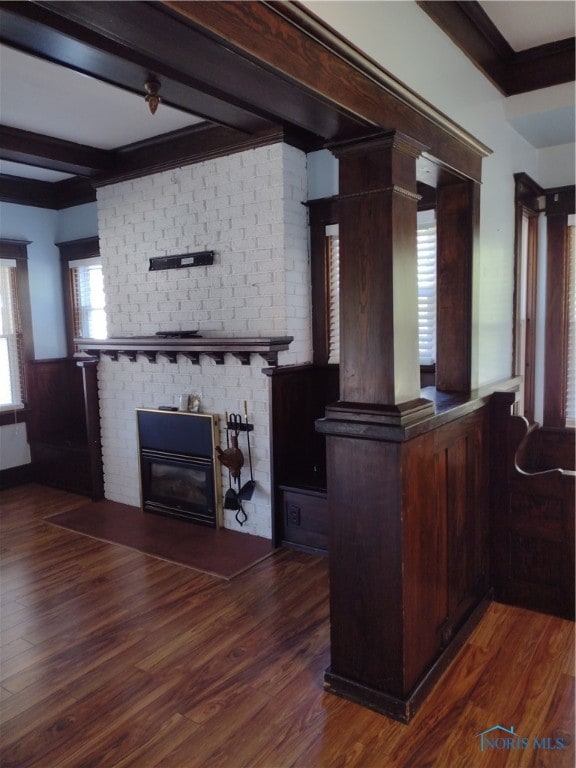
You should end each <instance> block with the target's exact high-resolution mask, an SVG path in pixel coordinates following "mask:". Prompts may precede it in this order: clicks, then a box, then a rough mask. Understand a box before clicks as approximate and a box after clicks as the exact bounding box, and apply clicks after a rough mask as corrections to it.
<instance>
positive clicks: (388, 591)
mask: <svg viewBox="0 0 576 768" xmlns="http://www.w3.org/2000/svg"><path fill="white" fill-rule="evenodd" d="M421 150H422V146H421V145H420V144H418V143H417V142H415V141H413V140H412V139H410V138H408V137H406V136H403V135H401V134H399V133H397V132H391V133H387V134H382V135H380V136H377V137H373V138H371V139H367V140H365V141H362V142H359V143H355V144H348V145H340V146H338V147H335V148H333V152H334V153H335V155H336V156H337V157H338V158H339V160H340V196H339V223H340V286H341V294H340V308H341V320H340V329H341V336H340V360H341V363H340V397H341V400H340V401H339V402H337V403H334V404H332V405H330V406H328V407H327V409H326V417H325V418H324V419H322V420H319V421H318V422H317V423H316V428H317V429H318V430H319V431H320V432H322V433H324V434H325V435H326V447H327V486H328V491H327V500H328V510H329V547H328V549H329V558H330V615H331V666H330V668H329V669H328V670H327V671H326V675H325V686H326V689H327V690H329V691H331V692H333V693H336V694H338V695H341V696H344V697H345V698H349V699H352V700H354V701H357V702H359V703H361V704H364V705H366V706H368V707H371V708H373V709H376V710H377V711H380V712H384V713H386V714H389V715H391V716H392V717H395V718H397V719H399V720H402V721H404V722H407V721H408V720H410V718H411V717H412V715H413V714H414V711H415V709H416V707H417V705H418V704H419V703H420V702H421V701H422V699H423V697H424V695H425V694H426V692H427V691H428V690H429V688H430V686H431V685H432V684H433V683H434V682H435V680H436V679H437V677H438V675H439V674H440V671H441V669H442V668H443V665H445V664H446V663H447V660H448V659H449V658H451V657H452V655H453V653H454V651H455V649H456V647H457V645H458V642H457V639H456V638H457V637H459V638H461V637H462V636H463V634H462V631H463V628H464V627H465V626H469V625H470V624H469V623H470V622H472V623H473V621H475V620H477V619H476V615H477V614H476V608H477V606H479V605H480V603H481V601H482V598H483V596H484V595H485V593H486V590H487V584H486V573H487V566H486V557H485V554H486V551H487V543H486V533H485V526H484V522H485V520H486V516H487V513H486V498H485V496H486V494H485V489H486V488H487V485H488V484H487V470H486V467H487V463H486V455H485V454H486V442H485V440H484V436H485V432H486V428H487V427H486V425H487V416H486V408H485V407H484V404H483V403H482V402H477V403H473V404H470V406H467V407H466V408H461V410H460V412H458V413H457V414H456V413H455V414H453V415H451V416H446V415H444V416H443V417H439V415H438V414H437V413H435V408H434V406H433V404H432V403H431V402H430V401H428V400H424V399H422V398H421V397H420V370H419V361H418V324H417V255H416V211H417V202H418V196H417V194H416V158H417V156H418V155H419V153H420V151H421ZM473 617H474V618H473Z"/></svg>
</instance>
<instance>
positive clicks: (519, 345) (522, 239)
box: [512, 173, 544, 422]
mask: <svg viewBox="0 0 576 768" xmlns="http://www.w3.org/2000/svg"><path fill="white" fill-rule="evenodd" d="M514 183H515V195H514V202H515V209H516V213H515V238H514V261H515V267H514V335H513V353H512V357H513V361H512V373H513V375H514V376H522V377H523V384H522V389H521V392H520V398H519V402H518V405H517V408H516V410H517V412H518V413H519V414H520V415H522V416H525V417H526V418H527V419H528V421H529V422H533V421H534V418H535V407H536V403H535V389H536V313H537V293H538V284H537V281H538V250H539V246H538V219H539V216H540V211H541V207H542V200H543V195H544V190H543V189H542V188H541V187H540V186H539V185H538V184H536V182H535V181H534V180H533V179H531V178H530V176H528V175H527V174H525V173H517V174H515V175H514Z"/></svg>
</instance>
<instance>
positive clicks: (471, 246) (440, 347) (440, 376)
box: [436, 181, 480, 392]
mask: <svg viewBox="0 0 576 768" xmlns="http://www.w3.org/2000/svg"><path fill="white" fill-rule="evenodd" d="M436 202H437V205H436V222H437V241H438V245H437V267H436V269H437V331H436V387H437V388H438V389H439V390H444V391H452V392H468V391H469V390H470V386H471V373H472V372H471V344H472V265H473V263H474V251H475V249H476V248H477V241H478V232H479V225H480V189H479V185H478V184H474V183H473V182H467V181H462V182H458V183H454V184H448V185H445V186H442V187H438V189H437V190H436Z"/></svg>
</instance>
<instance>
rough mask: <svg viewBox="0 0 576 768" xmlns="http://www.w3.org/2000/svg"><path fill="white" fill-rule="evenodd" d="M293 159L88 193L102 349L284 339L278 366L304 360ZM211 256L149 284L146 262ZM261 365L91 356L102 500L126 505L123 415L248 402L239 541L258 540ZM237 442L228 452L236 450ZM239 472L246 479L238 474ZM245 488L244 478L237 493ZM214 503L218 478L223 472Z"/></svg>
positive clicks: (131, 449)
mask: <svg viewBox="0 0 576 768" xmlns="http://www.w3.org/2000/svg"><path fill="white" fill-rule="evenodd" d="M305 200H306V155H305V154H304V153H303V152H301V151H300V150H297V149H295V148H293V147H290V146H288V145H286V144H281V143H279V144H274V145H271V146H267V147H260V148H257V149H253V150H248V151H244V152H239V153H237V154H233V155H229V156H227V157H223V158H217V159H213V160H208V161H205V162H202V163H197V164H194V165H190V166H186V167H183V168H178V169H176V170H170V171H166V172H163V173H158V174H154V175H150V176H146V177H143V178H140V179H135V180H131V181H125V182H121V183H117V184H112V185H109V186H106V187H102V188H100V189H98V222H99V235H100V249H101V254H102V263H103V270H104V281H105V291H106V301H107V314H108V333H109V336H111V337H125V336H149V335H153V334H154V333H156V332H157V331H161V330H190V329H199V332H200V334H202V335H203V336H205V337H206V336H220V337H231V336H285V335H288V336H294V341H293V342H292V344H291V345H290V349H289V350H287V351H285V352H280V353H279V359H278V361H279V364H280V365H288V364H297V363H304V362H308V361H310V360H311V357H312V341H311V295H310V267H309V256H308V228H307V213H306V207H305V206H304V205H303V204H302V203H303V202H304V201H305ZM204 250H213V251H214V252H215V257H214V264H213V265H212V266H207V267H190V268H186V269H173V270H165V271H149V269H148V267H149V259H150V258H152V257H155V256H169V255H174V254H185V253H190V252H194V251H204ZM265 366H266V362H265V361H264V359H262V358H260V357H258V356H256V355H252V356H251V358H250V364H249V365H242V364H241V362H240V361H239V360H238V359H237V358H235V357H233V356H232V355H229V354H227V355H226V356H225V364H224V365H217V364H216V362H215V361H214V360H212V359H211V358H209V357H207V356H206V355H201V356H200V365H193V364H192V362H191V361H190V360H188V359H186V358H184V357H183V356H181V355H179V356H178V361H177V363H176V364H173V363H170V362H169V361H168V360H166V359H165V358H163V357H160V356H159V357H158V362H157V363H152V362H149V361H148V360H147V359H145V358H144V357H140V356H139V357H138V358H137V360H136V361H135V362H130V361H129V360H128V359H127V358H124V357H122V356H120V357H119V359H118V360H117V361H113V360H111V359H110V358H107V357H105V356H102V358H101V362H100V364H99V391H100V413H101V426H102V450H103V462H104V480H105V495H106V498H108V499H112V500H114V501H119V502H123V503H125V504H132V505H139V503H140V496H139V479H138V458H137V444H136V443H137V441H136V417H135V409H136V408H138V407H147V408H150V407H157V406H159V405H173V406H174V405H177V404H178V401H179V396H180V394H190V393H201V396H202V411H203V412H206V413H216V414H218V415H219V416H220V422H221V444H222V445H225V440H226V438H225V430H224V420H225V419H224V414H225V412H226V411H228V412H243V410H244V405H243V404H244V400H246V401H247V402H248V412H249V418H250V420H251V421H253V423H254V431H253V432H252V433H251V447H252V459H253V466H254V475H255V480H256V482H257V487H256V491H255V492H254V495H253V497H252V500H251V501H248V502H246V503H245V504H244V508H245V511H246V512H247V514H248V521H247V522H246V524H245V525H244V526H243V527H240V526H239V524H238V523H237V522H236V520H235V517H234V515H235V513H234V512H233V511H228V510H225V517H224V524H225V527H227V528H233V529H236V530H242V531H244V532H247V533H251V534H254V535H258V536H264V537H270V536H271V495H272V494H271V485H270V451H269V443H270V440H269V437H270V425H269V403H268V377H267V376H265V375H264V374H263V373H262V368H263V367H265ZM244 437H245V435H244V436H243V435H241V436H240V447H241V448H243V449H245V448H246V445H245V442H243V438H244ZM245 471H246V470H245ZM247 479H249V478H248V476H247V475H246V476H243V480H247ZM222 481H223V491H225V490H226V488H227V484H228V473H227V472H222Z"/></svg>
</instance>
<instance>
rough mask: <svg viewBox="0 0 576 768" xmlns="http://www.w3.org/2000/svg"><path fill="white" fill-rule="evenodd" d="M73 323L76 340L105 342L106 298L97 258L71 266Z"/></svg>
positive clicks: (74, 263) (81, 260)
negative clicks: (102, 340)
mask: <svg viewBox="0 0 576 768" xmlns="http://www.w3.org/2000/svg"><path fill="white" fill-rule="evenodd" d="M69 266H70V284H71V289H72V314H73V318H72V322H73V326H74V327H73V332H74V336H75V338H89V339H105V338H106V337H107V335H108V331H107V325H106V299H105V296H104V279H103V274H102V264H101V262H100V259H99V258H97V257H96V258H90V259H78V260H77V261H71V262H70V264H69Z"/></svg>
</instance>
